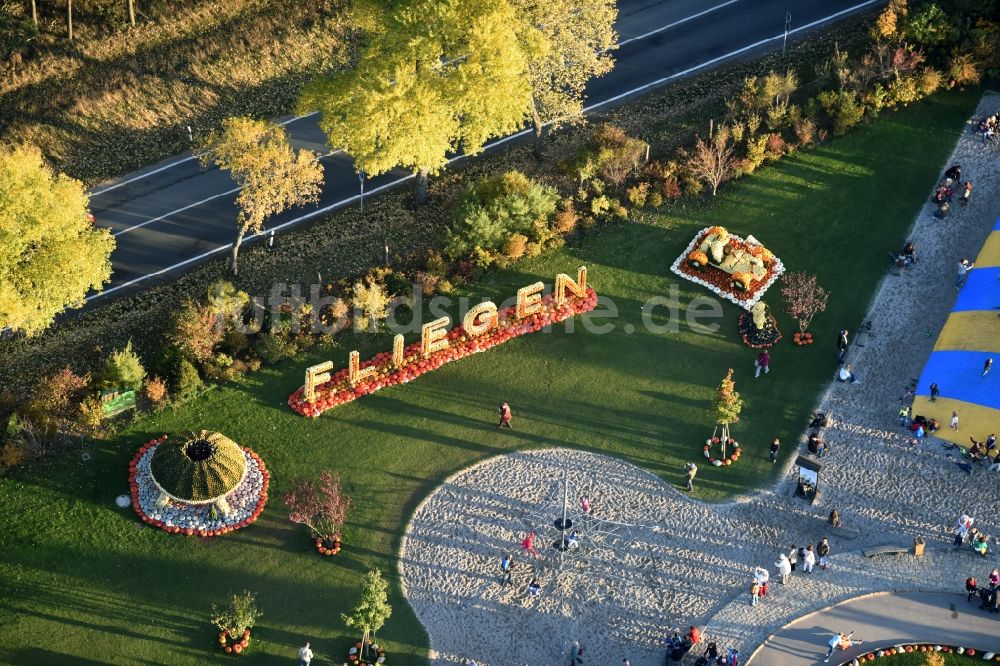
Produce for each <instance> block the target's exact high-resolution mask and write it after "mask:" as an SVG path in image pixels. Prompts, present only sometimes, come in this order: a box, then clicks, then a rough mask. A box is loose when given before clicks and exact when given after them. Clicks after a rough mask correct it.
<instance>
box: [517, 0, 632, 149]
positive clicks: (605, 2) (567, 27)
mask: <svg viewBox="0 0 1000 666" xmlns="http://www.w3.org/2000/svg"><path fill="white" fill-rule="evenodd" d="M513 4H514V7H515V8H516V9H517V11H518V14H519V15H520V16H522V17H523V18H524V19H525V20H526V21H527V22H528V23H529V24H531V25H533V26H535V27H536V28H537V29H538V32H539V33H540V38H541V48H540V49H539V51H538V53H537V55H536V56H535V57H534V58H532V59H531V61H530V62H529V63H528V76H529V78H530V81H531V122H532V125H533V127H534V133H535V154H536V155H540V154H541V150H542V139H543V133H544V131H545V127H546V125H548V126H549V127H550V128H551V129H555V128H556V127H558V126H559V125H561V124H564V123H567V122H573V121H574V120H577V119H579V118H580V117H582V115H583V99H584V98H583V93H584V89H585V88H586V86H587V83H588V82H589V81H590V80H591V79H593V78H596V77H598V76H603V75H604V74H607V73H608V72H610V71H611V69H612V67H614V60H613V59H612V57H611V53H610V52H611V51H612V50H613V49H614V48H616V43H617V41H618V35H617V34H616V33H615V29H614V23H615V19H616V18H617V16H618V9H617V6H616V3H615V0H542V1H540V0H513Z"/></svg>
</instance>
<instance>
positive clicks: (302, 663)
mask: <svg viewBox="0 0 1000 666" xmlns="http://www.w3.org/2000/svg"><path fill="white" fill-rule="evenodd" d="M312 658H313V651H312V650H311V649H309V643H306V644H305V645H304V646H302V648H300V649H299V666H309V663H310V662H311V661H312Z"/></svg>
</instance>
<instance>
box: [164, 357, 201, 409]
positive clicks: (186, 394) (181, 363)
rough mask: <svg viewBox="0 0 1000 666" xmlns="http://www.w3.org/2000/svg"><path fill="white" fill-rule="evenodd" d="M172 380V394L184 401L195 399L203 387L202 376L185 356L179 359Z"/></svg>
mask: <svg viewBox="0 0 1000 666" xmlns="http://www.w3.org/2000/svg"><path fill="white" fill-rule="evenodd" d="M171 379H172V385H171V387H170V389H171V392H172V393H173V394H174V396H176V397H177V398H178V399H179V400H182V401H183V400H187V399H189V398H191V397H193V396H194V395H195V394H197V393H198V391H200V390H201V387H202V382H201V375H199V374H198V368H196V367H195V366H194V363H192V362H191V361H189V360H188V359H186V358H184V357H183V356H178V357H177V360H176V361H175V368H174V373H173V377H172V378H171Z"/></svg>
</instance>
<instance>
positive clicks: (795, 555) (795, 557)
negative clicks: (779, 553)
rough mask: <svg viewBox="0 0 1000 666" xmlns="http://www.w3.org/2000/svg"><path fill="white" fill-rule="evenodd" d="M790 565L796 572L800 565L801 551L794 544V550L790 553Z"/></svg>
mask: <svg viewBox="0 0 1000 666" xmlns="http://www.w3.org/2000/svg"><path fill="white" fill-rule="evenodd" d="M788 563H789V564H790V565H792V571H795V568H796V567H797V566H798V564H799V549H798V546H796V545H795V544H794V543H793V544H792V549H791V550H790V551H789V552H788Z"/></svg>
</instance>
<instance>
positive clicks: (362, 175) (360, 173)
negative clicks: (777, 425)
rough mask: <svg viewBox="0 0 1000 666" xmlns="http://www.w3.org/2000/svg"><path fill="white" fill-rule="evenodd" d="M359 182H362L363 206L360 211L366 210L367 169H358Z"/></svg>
mask: <svg viewBox="0 0 1000 666" xmlns="http://www.w3.org/2000/svg"><path fill="white" fill-rule="evenodd" d="M358 183H360V184H361V207H360V212H362V213H364V212H365V170H364V169H360V170H359V171H358Z"/></svg>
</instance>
